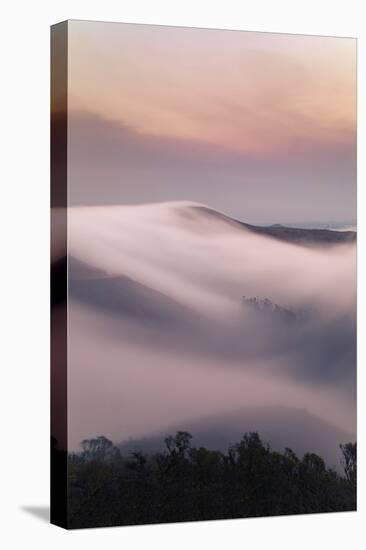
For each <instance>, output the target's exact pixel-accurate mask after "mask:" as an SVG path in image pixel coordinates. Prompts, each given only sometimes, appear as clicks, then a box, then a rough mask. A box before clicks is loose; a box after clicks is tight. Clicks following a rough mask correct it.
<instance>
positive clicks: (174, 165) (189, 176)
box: [68, 112, 356, 223]
mask: <svg viewBox="0 0 366 550" xmlns="http://www.w3.org/2000/svg"><path fill="white" fill-rule="evenodd" d="M68 160H69V172H68V193H69V204H71V205H83V204H84V205H87V204H89V205H90V204H126V203H132V204H134V203H135V204H136V203H145V202H159V201H162V200H184V199H189V200H194V201H197V202H201V203H209V204H211V205H212V206H213V207H216V208H217V209H221V210H225V211H226V212H228V213H229V214H231V215H232V216H234V217H237V218H239V219H243V220H245V221H253V222H261V223H266V222H267V223H271V222H280V223H283V222H284V221H297V220H299V221H302V222H303V221H305V220H317V221H321V220H324V221H327V222H328V221H337V220H338V221H342V222H344V221H353V220H354V219H355V215H356V209H355V200H356V198H355V197H356V186H355V181H356V180H355V170H356V164H355V150H354V147H353V146H352V145H341V144H331V143H325V144H319V143H318V142H314V140H313V138H310V139H307V140H305V141H304V140H298V141H294V143H293V146H292V148H291V150H289V152H288V155H286V156H285V157H284V158H283V157H278V158H277V157H274V156H273V155H272V154H267V153H265V152H264V153H263V154H262V155H259V154H253V153H251V154H244V153H242V152H238V151H233V150H230V149H228V148H225V147H223V146H219V145H214V144H210V143H207V142H203V141H195V140H189V139H180V138H172V137H163V136H153V135H146V134H141V133H140V132H138V131H137V130H136V129H135V128H133V127H130V126H128V125H123V124H121V123H117V122H111V121H107V120H105V119H103V118H101V117H98V116H95V115H92V114H90V113H85V112H76V113H75V112H72V113H70V118H69V148H68ZM330 196H331V197H332V200H331V201H330V200H329V197H330ZM314 197H316V200H314Z"/></svg>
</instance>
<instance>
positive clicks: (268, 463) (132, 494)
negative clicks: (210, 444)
mask: <svg viewBox="0 0 366 550" xmlns="http://www.w3.org/2000/svg"><path fill="white" fill-rule="evenodd" d="M191 439H192V436H191V434H189V433H187V432H177V433H176V435H175V436H169V437H167V438H166V439H165V450H164V451H162V452H158V453H154V454H150V455H149V454H145V453H143V452H141V451H136V452H133V453H131V454H130V455H129V456H122V455H121V453H120V450H119V448H118V447H117V446H115V445H114V444H113V443H112V442H111V441H110V440H109V439H107V438H106V437H103V436H101V437H97V438H94V439H88V440H84V441H83V442H82V443H81V447H82V451H81V452H80V453H71V454H69V455H68V527H69V528H81V527H98V526H112V525H137V524H146V523H164V522H180V521H195V520H214V519H231V518H247V517H258V516H274V515H287V514H311V513H319V512H338V511H350V510H355V509H356V476H357V470H356V469H357V461H356V454H357V453H356V443H346V444H343V445H340V448H341V451H342V464H343V474H342V475H341V474H339V473H337V471H336V470H335V469H333V468H328V467H327V466H326V464H325V462H324V460H323V459H322V458H321V457H320V456H318V455H316V454H314V453H306V454H305V455H304V456H303V457H302V458H299V457H297V456H296V454H295V453H294V452H293V451H292V450H291V449H288V448H286V449H285V451H284V452H282V453H280V452H278V451H275V450H273V449H271V447H270V445H268V444H266V443H264V442H263V441H262V440H261V438H260V437H259V435H258V433H255V432H251V433H246V434H244V435H243V437H242V439H241V440H240V441H239V442H238V443H237V444H235V445H233V446H231V447H230V448H229V449H228V451H227V452H226V453H222V452H219V451H214V450H208V449H206V448H204V447H193V446H192V445H191Z"/></svg>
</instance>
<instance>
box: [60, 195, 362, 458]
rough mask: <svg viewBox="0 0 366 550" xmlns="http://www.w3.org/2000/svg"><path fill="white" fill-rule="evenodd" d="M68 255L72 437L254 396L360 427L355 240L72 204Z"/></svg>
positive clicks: (144, 424) (144, 429)
mask: <svg viewBox="0 0 366 550" xmlns="http://www.w3.org/2000/svg"><path fill="white" fill-rule="evenodd" d="M69 253H70V261H69V269H70V281H69V285H70V303H69V305H70V318H69V319H70V327H69V334H70V341H69V404H70V411H69V422H70V424H69V426H70V432H69V437H70V445H71V446H72V447H75V446H76V445H77V444H78V442H79V441H80V439H82V438H84V437H88V436H93V435H96V433H103V434H104V435H107V436H109V437H112V438H113V439H115V440H116V439H117V440H121V439H124V438H127V437H140V436H146V435H149V434H150V433H152V432H154V431H158V430H160V429H163V428H165V427H168V426H170V425H172V424H173V423H174V421H177V422H178V421H182V420H184V419H185V418H188V417H190V418H191V419H194V418H199V417H201V416H205V415H206V416H207V415H210V414H215V415H216V414H218V413H220V412H224V411H230V410H234V409H236V408H240V407H243V406H256V407H258V406H259V407H260V406H264V407H268V406H279V405H281V406H288V407H296V408H299V407H300V408H305V409H307V410H309V411H310V412H311V413H312V414H315V415H318V416H319V417H321V418H323V419H324V420H325V421H327V422H331V423H333V424H336V425H337V426H338V427H339V428H341V429H343V430H346V431H347V432H349V433H352V432H354V430H355V425H354V415H355V410H354V409H355V387H354V384H355V273H356V266H355V245H354V244H344V245H342V244H340V245H336V246H320V247H303V246H297V245H293V244H289V243H285V242H280V241H277V240H275V239H272V238H269V237H265V236H259V235H256V234H253V233H251V232H250V231H248V230H246V229H244V228H243V227H242V226H240V225H239V224H237V223H235V222H234V221H232V220H230V219H228V218H226V217H224V216H222V215H221V214H220V213H217V212H216V213H215V212H212V211H211V212H210V213H208V212H207V211H206V210H205V209H203V208H202V207H200V206H199V205H196V204H192V203H180V202H177V203H164V204H152V205H142V206H135V207H133V206H125V207H95V208H72V209H70V211H69ZM243 296H246V297H247V298H248V297H249V298H250V297H257V298H258V300H269V301H270V304H272V305H271V306H270V311H269V312H267V311H262V310H261V307H259V308H258V307H255V308H254V309H253V307H252V306H251V305H250V304H248V302H247V301H246V299H244V300H243ZM272 308H273V311H272ZM288 311H289V312H291V314H293V315H294V318H293V320H291V319H292V318H291V317H290V321H289V319H288V318H287V317H286V315H284V314H283V312H288ZM295 318H296V321H295V320H294V319H295Z"/></svg>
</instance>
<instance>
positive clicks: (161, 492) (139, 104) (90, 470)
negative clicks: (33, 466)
mask: <svg viewBox="0 0 366 550" xmlns="http://www.w3.org/2000/svg"><path fill="white" fill-rule="evenodd" d="M51 42H52V48H51V53H52V56H51V57H52V67H51V69H52V70H51V73H52V82H51V91H52V94H51V95H52V117H51V119H52V120H51V137H52V152H51V180H52V181H51V203H52V204H51V206H52V208H51V213H52V218H51V219H52V258H51V261H52V266H51V267H52V270H51V272H52V293H51V297H52V316H51V324H52V326H51V339H52V342H51V343H52V376H51V379H52V385H51V390H52V396H51V397H52V445H51V448H52V451H51V459H52V460H51V462H52V465H51V474H52V475H51V520H52V522H53V523H56V524H57V525H60V526H62V527H66V528H71V529H74V528H83V527H102V526H112V525H137V524H151V523H164V522H181V521H194V520H214V519H225V518H226V519H228V518H248V517H254V516H274V515H290V514H308V513H317V512H338V511H351V510H355V509H356V40H355V39H353V38H337V37H325V36H302V35H290V34H272V33H259V32H244V31H228V30H212V29H195V28H179V27H163V26H150V25H136V24H124V23H102V22H87V21H68V22H63V23H60V24H58V25H55V26H54V27H52V31H51Z"/></svg>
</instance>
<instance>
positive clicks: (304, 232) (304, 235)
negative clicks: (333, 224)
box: [240, 222, 356, 245]
mask: <svg viewBox="0 0 366 550" xmlns="http://www.w3.org/2000/svg"><path fill="white" fill-rule="evenodd" d="M240 223H241V224H242V225H243V226H244V227H246V228H247V229H249V231H252V232H253V233H257V234H259V235H264V236H266V237H273V238H274V239H278V240H280V241H285V242H288V243H294V244H299V245H317V244H320V245H326V244H342V243H351V242H355V241H356V232H355V231H333V230H330V229H302V228H300V227H286V226H283V225H279V224H276V225H270V226H268V227H261V226H258V225H251V224H248V223H242V222H240Z"/></svg>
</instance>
